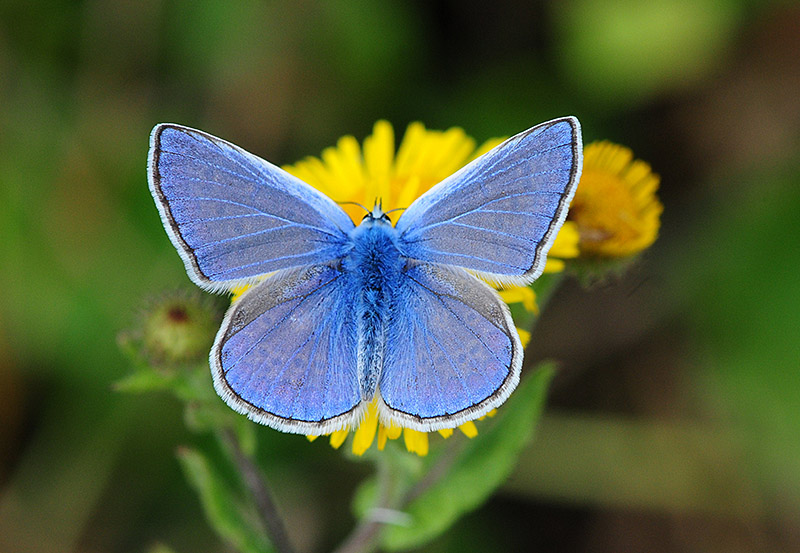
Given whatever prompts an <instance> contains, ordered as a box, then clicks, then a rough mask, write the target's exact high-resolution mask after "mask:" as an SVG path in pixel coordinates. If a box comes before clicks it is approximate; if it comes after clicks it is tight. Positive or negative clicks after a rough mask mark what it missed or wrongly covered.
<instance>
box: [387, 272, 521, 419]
mask: <svg viewBox="0 0 800 553" xmlns="http://www.w3.org/2000/svg"><path fill="white" fill-rule="evenodd" d="M397 297H398V300H397V305H398V306H402V308H400V309H396V310H395V312H394V313H393V317H392V319H391V321H390V322H389V332H388V339H387V344H389V345H390V347H389V348H388V350H387V357H386V360H385V362H384V367H383V373H382V374H381V377H380V380H379V389H380V395H381V398H382V403H381V409H382V410H383V412H382V417H383V418H384V419H390V420H394V421H397V422H399V423H400V424H402V425H403V426H407V427H410V428H413V429H415V430H420V431H424V432H428V431H432V430H438V429H441V428H452V427H454V426H456V425H458V424H461V423H463V422H466V421H467V420H472V419H474V418H477V417H480V416H482V415H484V414H486V413H487V412H488V411H490V410H491V409H493V408H494V407H497V406H498V405H500V404H501V403H503V401H505V399H506V398H507V397H508V395H509V394H510V393H511V391H512V390H513V389H514V388H515V387H516V385H517V383H518V382H519V373H520V369H521V367H522V345H521V344H520V340H519V335H518V334H517V331H516V329H515V328H514V323H513V321H512V320H511V314H510V312H509V310H508V307H507V306H506V304H505V303H503V301H502V300H501V299H500V297H499V296H498V295H497V292H495V291H494V290H493V289H492V288H490V287H489V286H488V285H486V284H485V283H484V282H481V281H480V280H478V279H477V278H476V277H474V276H472V275H470V274H469V273H467V272H466V271H465V270H463V269H460V268H457V267H446V266H441V265H434V264H429V263H418V264H411V265H409V266H407V267H406V269H405V270H404V273H403V278H402V282H401V283H400V284H399V290H398V296H397ZM392 345H393V347H391V346H392Z"/></svg>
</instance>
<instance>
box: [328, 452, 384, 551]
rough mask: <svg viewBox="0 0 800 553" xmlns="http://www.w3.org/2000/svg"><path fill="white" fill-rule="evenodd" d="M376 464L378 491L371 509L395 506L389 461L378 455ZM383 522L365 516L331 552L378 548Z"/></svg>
mask: <svg viewBox="0 0 800 553" xmlns="http://www.w3.org/2000/svg"><path fill="white" fill-rule="evenodd" d="M386 453H388V452H386ZM376 464H377V466H378V474H377V479H378V493H377V501H375V507H374V508H373V509H391V508H393V507H394V508H396V507H395V506H394V505H393V504H392V497H393V495H394V493H393V492H394V481H393V480H394V478H393V475H392V467H391V466H389V465H390V463H388V462H387V459H386V456H379V457H378V459H377V463H376ZM384 524H385V522H381V521H378V520H374V519H372V518H370V517H369V515H367V516H365V517H364V518H363V519H361V521H360V522H359V523H358V524H357V525H356V527H355V528H353V531H352V532H351V533H350V534H349V535H348V536H347V537H346V538H345V540H344V541H343V542H342V544H341V545H340V546H339V547H337V548H336V549H335V550H334V551H333V553H369V552H371V551H375V550H376V549H377V548H378V541H379V538H380V534H381V529H382V528H383V526H384Z"/></svg>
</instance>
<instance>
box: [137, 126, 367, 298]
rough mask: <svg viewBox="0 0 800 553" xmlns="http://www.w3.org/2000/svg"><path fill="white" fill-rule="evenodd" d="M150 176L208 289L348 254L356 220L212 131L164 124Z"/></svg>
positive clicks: (179, 244) (191, 267) (184, 253)
mask: <svg viewBox="0 0 800 553" xmlns="http://www.w3.org/2000/svg"><path fill="white" fill-rule="evenodd" d="M148 177H149V181H150V191H151V192H152V194H153V197H154V198H155V200H156V204H157V205H158V209H159V212H160V213H161V219H162V221H163V223H164V227H165V228H166V229H167V233H168V234H169V237H170V239H171V240H172V242H173V244H175V247H176V248H177V249H178V252H179V253H180V254H181V257H182V258H183V260H184V263H185V264H186V270H187V272H188V274H189V277H190V278H191V279H192V280H193V281H194V282H195V283H196V284H198V285H199V286H201V287H203V288H206V289H210V290H218V289H223V288H231V287H232V286H236V285H239V284H244V283H247V282H251V281H252V280H253V277H256V276H259V275H263V274H265V273H269V272H273V271H277V270H280V269H285V268H288V267H300V266H307V265H313V264H317V263H324V262H327V261H330V260H332V259H335V258H338V257H341V255H342V254H343V252H344V251H345V250H346V248H347V243H348V238H347V233H348V232H349V231H350V230H352V228H353V222H352V221H351V220H350V218H349V217H348V216H347V214H346V213H345V212H344V211H342V209H341V208H340V207H339V206H337V205H336V204H335V203H334V202H333V201H331V200H330V199H329V198H327V197H326V196H325V195H324V194H322V193H320V192H318V191H317V190H315V189H313V188H312V187H311V186H309V185H307V184H306V183H304V182H302V181H301V180H299V179H297V178H295V177H294V176H292V175H290V174H289V173H287V172H285V171H283V170H282V169H280V168H278V167H276V166H274V165H272V164H271V163H269V162H267V161H265V160H263V159H261V158H259V157H256V156H254V155H252V154H250V153H248V152H246V151H244V150H242V149H241V148H239V147H237V146H234V145H233V144H230V143H229V142H226V141H224V140H222V139H219V138H216V137H214V136H211V135H209V134H206V133H204V132H201V131H197V130H194V129H190V128H187V127H182V126H179V125H173V124H168V123H167V124H161V125H157V126H156V127H155V128H154V129H153V133H152V135H151V137H150V154H149V158H148Z"/></svg>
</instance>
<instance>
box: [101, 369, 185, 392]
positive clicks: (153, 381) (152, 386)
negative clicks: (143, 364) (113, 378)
mask: <svg viewBox="0 0 800 553" xmlns="http://www.w3.org/2000/svg"><path fill="white" fill-rule="evenodd" d="M175 380H176V378H175V375H174V374H169V373H164V372H160V371H157V370H156V369H152V368H142V369H138V370H137V371H136V372H133V373H131V374H129V375H128V376H126V377H125V378H123V379H121V380H118V381H117V382H115V383H114V389H115V390H116V391H118V392H128V393H143V392H153V391H163V390H171V389H172V388H173V386H174V385H175Z"/></svg>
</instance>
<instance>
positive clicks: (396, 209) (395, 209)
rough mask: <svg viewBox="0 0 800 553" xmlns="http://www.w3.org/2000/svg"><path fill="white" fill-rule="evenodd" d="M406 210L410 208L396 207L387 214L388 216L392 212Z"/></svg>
mask: <svg viewBox="0 0 800 553" xmlns="http://www.w3.org/2000/svg"><path fill="white" fill-rule="evenodd" d="M404 209H408V208H407V207H396V208H394V209H390V210H389V211H387V212H386V214H387V215H388V214H389V213H391V212H392V211H403V210H404Z"/></svg>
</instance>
